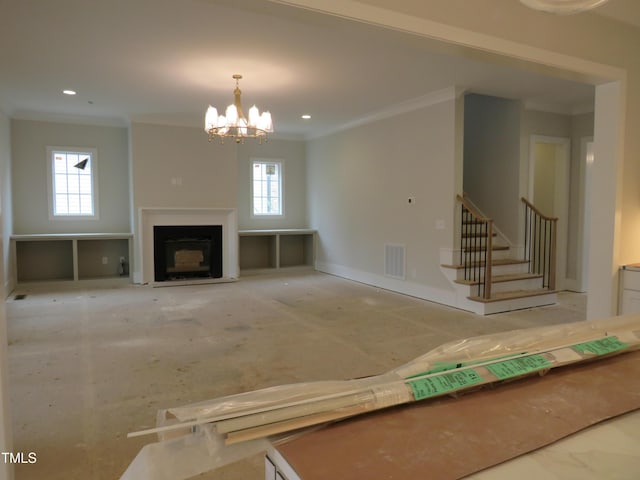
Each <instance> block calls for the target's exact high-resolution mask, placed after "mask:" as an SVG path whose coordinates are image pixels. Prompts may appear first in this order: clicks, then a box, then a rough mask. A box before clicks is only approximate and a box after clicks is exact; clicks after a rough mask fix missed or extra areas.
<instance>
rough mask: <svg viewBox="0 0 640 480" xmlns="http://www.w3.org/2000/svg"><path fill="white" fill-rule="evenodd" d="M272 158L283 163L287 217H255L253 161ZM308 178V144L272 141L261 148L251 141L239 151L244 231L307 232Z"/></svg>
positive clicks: (239, 184)
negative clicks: (277, 229)
mask: <svg viewBox="0 0 640 480" xmlns="http://www.w3.org/2000/svg"><path fill="white" fill-rule="evenodd" d="M252 158H269V159H274V160H282V161H283V172H284V216H283V217H281V218H256V217H252V216H251V160H252ZM306 199H307V177H306V161H305V142H304V141H292V140H276V139H270V140H269V141H268V142H267V143H262V144H259V143H258V142H254V141H247V142H246V143H245V144H244V145H240V146H239V147H238V224H239V228H240V229H241V230H244V229H264V228H306V227H307V226H308V223H309V221H308V218H307V200H306Z"/></svg>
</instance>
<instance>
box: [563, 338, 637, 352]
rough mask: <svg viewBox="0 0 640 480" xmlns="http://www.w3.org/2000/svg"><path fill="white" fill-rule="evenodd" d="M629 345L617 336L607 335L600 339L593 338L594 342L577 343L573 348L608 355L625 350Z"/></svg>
mask: <svg viewBox="0 0 640 480" xmlns="http://www.w3.org/2000/svg"><path fill="white" fill-rule="evenodd" d="M628 346H629V345H627V344H626V343H623V342H621V341H620V340H618V339H617V338H616V337H606V338H601V339H600V340H593V341H592V342H585V343H577V344H575V345H573V346H572V347H571V348H573V349H574V350H575V351H576V352H578V353H582V354H585V353H592V354H595V355H606V354H607V353H611V352H617V351H618V350H624V349H625V348H627V347H628Z"/></svg>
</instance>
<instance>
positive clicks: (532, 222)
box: [521, 197, 558, 290]
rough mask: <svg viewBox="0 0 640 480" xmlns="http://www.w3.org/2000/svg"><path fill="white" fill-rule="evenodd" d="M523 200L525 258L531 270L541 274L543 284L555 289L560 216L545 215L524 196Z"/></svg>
mask: <svg viewBox="0 0 640 480" xmlns="http://www.w3.org/2000/svg"><path fill="white" fill-rule="evenodd" d="M521 200H522V202H523V203H524V205H525V239H524V241H525V260H527V261H528V262H529V272H530V273H539V274H541V275H542V286H543V287H547V288H549V289H550V290H555V288H556V262H557V246H556V242H557V230H558V217H550V216H548V215H545V214H544V213H542V212H541V211H540V210H538V209H537V208H536V207H535V206H534V205H533V204H532V203H531V202H529V201H528V200H527V199H526V198H524V197H521ZM547 226H548V228H549V231H547ZM534 260H535V263H534Z"/></svg>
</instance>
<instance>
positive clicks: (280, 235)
mask: <svg viewBox="0 0 640 480" xmlns="http://www.w3.org/2000/svg"><path fill="white" fill-rule="evenodd" d="M238 234H239V249H240V250H239V260H240V270H241V271H242V270H244V271H247V270H267V269H278V268H287V267H310V268H312V267H313V266H314V264H315V248H316V247H315V244H316V231H315V230H308V229H278V230H240V231H239V232H238Z"/></svg>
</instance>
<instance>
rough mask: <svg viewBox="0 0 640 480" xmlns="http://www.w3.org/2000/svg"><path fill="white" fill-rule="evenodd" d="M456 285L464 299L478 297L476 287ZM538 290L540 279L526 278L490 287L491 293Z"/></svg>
mask: <svg viewBox="0 0 640 480" xmlns="http://www.w3.org/2000/svg"><path fill="white" fill-rule="evenodd" d="M457 285H458V286H456V289H457V290H459V291H460V293H461V294H462V295H464V296H465V297H472V296H475V295H478V285H463V284H457ZM539 288H542V279H541V278H526V279H519V280H510V281H508V282H497V283H494V284H492V285H491V293H492V294H496V293H500V292H512V291H514V290H537V289H539Z"/></svg>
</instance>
